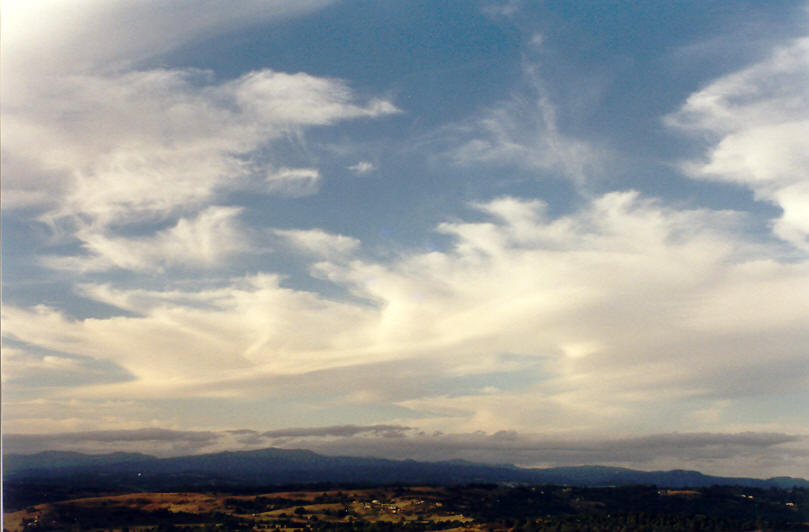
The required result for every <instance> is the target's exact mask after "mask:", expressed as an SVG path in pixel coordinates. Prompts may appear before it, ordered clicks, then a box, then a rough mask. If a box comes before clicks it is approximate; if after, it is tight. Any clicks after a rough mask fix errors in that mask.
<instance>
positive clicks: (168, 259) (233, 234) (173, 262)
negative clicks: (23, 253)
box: [43, 207, 248, 272]
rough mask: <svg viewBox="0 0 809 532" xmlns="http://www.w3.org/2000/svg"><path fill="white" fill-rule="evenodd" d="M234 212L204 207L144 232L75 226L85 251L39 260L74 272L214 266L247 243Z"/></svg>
mask: <svg viewBox="0 0 809 532" xmlns="http://www.w3.org/2000/svg"><path fill="white" fill-rule="evenodd" d="M240 212H241V209H239V208H236V207H207V208H206V209H204V210H203V211H201V212H199V213H198V214H197V215H196V216H195V217H194V218H190V219H189V218H180V219H179V220H178V221H177V223H176V225H174V226H172V227H170V228H168V229H165V230H162V231H159V232H157V233H155V234H154V235H151V236H148V237H120V236H114V235H110V234H108V233H107V232H104V231H100V230H98V229H96V228H87V229H80V230H79V231H78V232H77V233H76V234H77V237H78V238H79V239H80V240H81V241H82V248H83V249H84V251H85V252H86V253H85V254H83V255H70V256H51V257H46V258H45V259H44V260H43V263H44V264H46V265H48V266H50V267H52V268H56V269H61V270H72V271H76V272H89V271H105V270H108V269H124V270H136V271H161V270H164V269H165V268H167V267H174V266H193V267H203V268H210V267H214V266H218V265H219V264H220V263H221V262H222V261H223V260H224V259H226V258H228V257H229V256H230V255H232V254H235V253H239V252H242V251H245V250H246V249H247V244H248V242H247V240H246V239H245V238H244V236H243V234H242V231H241V229H240V227H239V224H238V223H237V221H236V218H237V216H238V215H239V213H240Z"/></svg>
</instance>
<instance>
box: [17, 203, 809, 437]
mask: <svg viewBox="0 0 809 532" xmlns="http://www.w3.org/2000/svg"><path fill="white" fill-rule="evenodd" d="M478 208H479V209H481V210H482V211H483V212H484V213H485V214H487V215H488V216H489V217H490V219H489V220H483V221H478V222H466V223H464V222H453V223H445V224H442V225H440V226H439V230H440V231H441V232H443V233H446V234H448V235H451V236H452V238H453V240H454V246H453V248H452V249H450V250H449V251H446V252H431V253H402V254H400V255H399V256H397V258H396V260H395V261H391V262H372V261H367V260H359V259H358V258H356V256H354V255H353V253H354V252H355V251H356V249H357V247H358V242H357V241H356V240H354V239H352V238H349V237H342V236H339V235H331V234H328V233H325V232H322V231H319V230H308V231H294V230H292V231H289V230H288V231H281V232H280V233H279V235H280V236H282V237H283V238H284V239H286V240H287V241H289V242H290V243H292V244H293V245H295V246H296V247H298V248H299V249H301V250H303V251H306V252H308V253H311V254H313V255H315V256H316V257H317V259H316V260H318V261H319V262H317V263H316V264H315V265H314V266H313V268H314V271H315V273H316V274H317V275H318V276H320V277H322V278H324V279H327V280H330V281H332V282H334V283H336V284H337V285H339V286H340V287H343V288H345V289H347V290H349V291H351V292H352V293H353V294H354V295H355V296H356V299H344V300H334V299H327V298H325V297H323V296H320V295H317V294H315V293H310V292H305V291H300V290H293V289H289V288H284V287H283V286H281V284H280V282H279V278H278V277H276V276H271V275H258V276H255V277H250V278H246V279H241V280H234V281H232V282H231V283H227V284H225V285H222V286H220V287H218V288H200V289H199V290H196V291H195V290H173V291H165V292H161V291H147V290H121V289H114V288H111V287H109V286H105V285H93V284H86V285H84V287H83V294H84V295H85V296H87V297H90V298H93V299H97V300H99V301H102V302H106V303H109V304H113V305H117V306H119V307H121V308H123V309H126V310H127V311H128V312H129V313H130V315H128V316H116V317H112V318H108V319H100V318H99V319H72V318H69V317H67V316H65V315H64V314H62V313H60V312H58V311H57V310H55V309H51V308H47V307H36V308H31V309H25V308H19V307H14V306H11V305H5V306H4V309H3V312H4V316H3V324H4V327H3V334H4V335H5V336H6V337H8V338H12V339H16V340H19V341H23V342H26V343H29V344H31V345H34V346H38V347H40V348H45V349H50V350H53V351H57V352H62V353H67V354H70V355H76V356H86V357H91V358H97V359H106V360H109V361H111V362H114V363H115V364H118V365H120V366H121V367H123V368H124V369H125V370H126V371H128V372H129V373H131V374H132V375H134V376H135V377H136V380H134V381H130V382H126V383H119V384H110V385H104V386H99V387H89V388H84V389H82V390H80V391H78V390H77V391H74V392H72V393H80V394H83V395H86V396H88V397H127V396H131V397H176V396H189V397H198V396H217V397H220V396H244V397H255V396H263V395H267V394H270V395H272V394H279V395H280V396H285V397H294V396H296V394H307V393H310V392H309V391H307V390H310V391H311V390H322V389H329V390H330V391H331V392H330V393H333V394H335V396H337V397H340V396H341V395H342V396H343V401H345V402H346V404H352V402H356V401H358V400H363V399H362V397H365V400H371V401H381V402H383V403H387V404H398V405H399V406H400V407H404V408H406V409H408V411H411V412H413V413H414V415H420V416H423V418H422V420H421V421H420V423H419V425H420V426H422V427H425V428H427V429H433V428H442V427H443V428H442V430H444V429H446V430H453V431H457V432H463V431H465V430H474V429H483V430H490V431H494V430H500V429H514V430H525V429H526V427H556V430H559V431H565V430H567V431H569V430H587V431H591V432H598V431H599V430H620V431H625V432H628V433H637V432H643V431H665V430H724V427H725V424H727V423H736V422H737V418H736V416H737V415H738V414H734V411H733V408H735V405H736V404H737V403H738V401H741V400H742V399H743V398H745V397H747V396H750V395H751V394H753V395H759V396H767V395H768V396H772V397H778V396H779V394H788V393H791V392H794V391H797V390H801V389H803V388H802V387H803V386H805V385H806V382H805V377H804V376H805V374H806V373H805V369H806V368H805V346H806V345H807V343H808V342H809V335H808V334H809V333H807V331H809V326H807V322H806V319H807V318H806V317H807V316H809V266H808V265H807V264H806V263H801V262H791V263H779V262H776V261H774V260H772V259H770V258H769V256H770V254H771V253H770V250H769V249H768V248H766V247H764V245H763V244H762V245H761V246H760V247H755V246H751V245H750V244H749V243H748V242H747V238H748V237H747V235H745V234H744V233H743V229H742V226H743V219H742V218H741V217H740V216H739V215H738V214H735V213H730V212H715V211H706V210H691V211H678V210H673V209H668V208H665V207H662V206H661V205H659V204H657V203H656V202H654V201H649V200H644V199H642V198H640V197H639V196H638V195H637V194H635V193H612V194H608V195H605V196H603V197H601V198H598V199H597V200H594V201H593V202H592V203H591V204H590V205H588V206H587V207H585V208H582V209H581V210H580V211H579V212H576V213H573V214H570V215H567V216H562V217H559V218H555V219H551V218H549V217H548V216H547V214H546V213H544V212H543V205H542V204H541V203H540V202H536V201H522V200H519V199H515V198H501V199H498V200H495V201H492V202H490V203H486V204H481V205H478ZM506 354H507V355H508V357H511V359H513V361H514V364H513V368H512V369H511V370H509V369H507V368H509V367H511V366H509V365H508V364H502V363H500V362H498V361H492V357H498V356H500V355H503V356H505V355H506ZM386 362H388V363H391V364H393V363H394V362H395V363H396V364H397V365H396V366H391V367H390V371H388V370H385V369H384V367H383V366H380V364H383V363H386ZM342 370H345V371H347V372H348V373H347V374H341V375H343V376H341V377H340V378H339V379H337V378H336V377H335V375H337V374H336V373H334V372H338V371H342ZM528 370H530V372H529V371H528ZM497 371H506V373H508V372H509V371H511V373H510V374H511V375H512V377H509V378H506V380H505V381H502V382H498V383H496V384H497V388H498V389H499V391H498V392H497V393H495V394H492V393H488V392H487V391H485V385H489V384H495V383H485V384H484V383H481V382H478V383H477V384H476V385H475V386H473V387H472V388H470V389H469V390H467V391H466V392H464V393H457V394H455V395H452V396H444V395H442V394H443V393H446V392H444V391H443V388H440V387H439V390H442V391H437V390H436V389H434V388H430V387H429V386H427V387H423V386H426V384H423V383H426V382H428V381H427V380H426V379H427V375H432V377H430V378H431V379H434V378H436V377H435V376H436V375H438V376H444V377H445V378H454V379H464V378H472V377H474V376H475V375H486V374H487V372H497ZM352 373H353V374H356V377H349V376H348V375H349V374H352ZM388 373H390V375H389V374H388ZM403 375H408V379H409V380H408V382H412V386H409V385H408V386H404V385H402V384H396V379H395V378H394V376H398V377H402V376H403ZM517 375H522V376H524V377H525V378H527V379H528V381H527V382H524V383H523V384H522V385H521V386H520V387H518V388H515V389H511V388H510V387H509V386H508V383H509V382H511V381H510V379H512V378H516V376H517ZM761 375H767V378H766V379H762V378H758V376H761ZM277 379H281V380H277ZM302 382H307V383H310V385H311V386H310V385H307V386H301V387H299V386H298V384H300V383H302ZM296 383H298V384H296ZM324 383H329V384H328V385H326V384H324ZM335 383H337V384H335ZM339 383H344V386H343V385H342V384H339ZM420 383H422V384H420ZM324 386H325V388H324ZM481 390H483V391H481ZM360 392H363V393H360ZM358 394H359V395H358ZM363 394H364V395H363ZM336 400H337V399H330V401H332V402H334V401H336ZM721 401H727V403H725V404H724V405H725V406H722V407H721V408H720V409H719V410H717V412H716V413H715V415H712V416H710V417H705V418H704V419H703V420H702V421H699V420H697V419H696V418H695V417H694V416H692V415H691V413H692V411H694V410H699V409H702V410H705V409H707V408H714V407H717V405H718V404H719V402H721ZM717 408H718V407H717ZM797 408H798V406H796V409H797ZM661 409H664V410H666V412H667V414H666V416H663V417H660V416H657V415H655V414H653V412H658V411H661ZM796 409H791V408H784V409H781V410H780V411H778V412H774V413H772V422H773V423H776V424H784V425H788V424H789V423H794V422H796V419H799V418H800V416H801V415H802V414H799V413H798V411H797V410H796ZM698 422H701V423H703V425H702V426H698V425H695V423H698Z"/></svg>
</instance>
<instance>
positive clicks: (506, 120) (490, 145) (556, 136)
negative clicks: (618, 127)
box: [449, 62, 609, 186]
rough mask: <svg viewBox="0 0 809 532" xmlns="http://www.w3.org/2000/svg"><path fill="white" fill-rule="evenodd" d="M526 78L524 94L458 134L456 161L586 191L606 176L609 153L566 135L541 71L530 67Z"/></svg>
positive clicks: (452, 152)
mask: <svg viewBox="0 0 809 532" xmlns="http://www.w3.org/2000/svg"><path fill="white" fill-rule="evenodd" d="M523 78H524V80H525V81H524V88H523V89H522V90H518V91H515V93H514V95H513V96H512V97H511V98H509V99H507V100H504V101H502V102H500V103H498V104H496V105H494V106H493V107H491V108H489V109H488V110H486V111H485V112H484V113H483V114H482V115H481V116H479V117H477V118H476V119H474V120H471V121H470V122H469V123H467V124H462V125H460V126H458V127H457V128H456V130H455V133H456V134H457V135H458V139H459V142H458V145H457V146H456V147H455V148H453V149H452V150H450V152H449V156H450V158H451V159H452V160H453V161H455V162H456V163H458V164H463V165H470V164H489V165H494V166H515V167H521V168H526V169H529V170H534V171H538V172H540V175H542V176H552V177H564V178H568V179H571V180H572V181H573V182H574V183H576V184H577V185H578V186H583V185H584V184H585V183H586V182H587V181H588V180H589V179H592V178H593V177H595V176H597V175H599V174H600V173H601V171H602V169H603V168H602V167H603V164H604V163H605V162H607V161H608V160H609V156H608V152H607V151H606V150H605V149H604V148H602V147H600V146H597V145H595V144H593V143H592V142H590V141H586V140H583V139H580V138H576V137H575V136H573V135H570V134H568V133H566V132H565V131H564V128H563V127H562V126H561V125H560V123H559V120H558V118H557V114H558V108H557V105H556V104H555V103H554V102H553V101H552V99H551V97H550V95H549V92H548V90H547V88H546V87H545V82H544V81H543V79H542V75H541V73H540V68H539V66H538V65H536V64H532V63H528V62H526V64H525V65H524V67H523Z"/></svg>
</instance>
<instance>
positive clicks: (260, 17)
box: [2, 0, 332, 94]
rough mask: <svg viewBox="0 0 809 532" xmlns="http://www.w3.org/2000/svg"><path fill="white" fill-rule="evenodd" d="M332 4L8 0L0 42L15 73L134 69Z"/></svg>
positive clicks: (319, 0)
mask: <svg viewBox="0 0 809 532" xmlns="http://www.w3.org/2000/svg"><path fill="white" fill-rule="evenodd" d="M330 3H332V2H331V0H299V1H296V2H293V3H290V2H285V1H283V0H240V1H239V2H235V3H234V2H225V1H223V0H201V1H191V0H177V1H174V2H170V3H168V4H164V3H160V2H151V1H149V2H141V1H138V0H120V1H116V2H106V1H103V0H79V1H65V0H57V1H48V0H25V1H15V0H11V1H9V2H3V13H2V14H3V17H2V19H3V40H4V41H5V43H4V44H7V45H8V46H7V47H6V48H5V50H4V51H3V52H4V53H3V63H4V67H7V68H9V69H10V70H11V71H14V72H15V73H19V72H21V71H26V72H27V71H29V70H36V71H39V72H42V71H47V72H53V73H64V72H65V71H71V72H76V71H88V70H97V69H110V68H117V69H125V68H132V67H133V66H134V64H135V63H137V62H138V61H143V60H144V59H147V58H149V57H153V56H155V55H157V54H160V53H163V52H167V51H169V50H172V49H174V48H177V47H179V46H181V45H183V44H186V43H189V42H194V41H197V40H200V39H203V38H206V37H212V36H215V35H217V34H222V33H225V32H228V31H233V30H235V29H238V28H240V27H245V26H250V25H257V24H261V23H271V22H273V21H279V20H283V19H287V18H292V17H295V16H300V15H304V14H306V13H309V12H312V11H315V10H317V9H320V8H322V7H324V6H327V5H328V4H330ZM4 77H5V76H4ZM7 81H11V80H6V79H4V83H5V82H7ZM4 94H7V93H6V92H5V91H4Z"/></svg>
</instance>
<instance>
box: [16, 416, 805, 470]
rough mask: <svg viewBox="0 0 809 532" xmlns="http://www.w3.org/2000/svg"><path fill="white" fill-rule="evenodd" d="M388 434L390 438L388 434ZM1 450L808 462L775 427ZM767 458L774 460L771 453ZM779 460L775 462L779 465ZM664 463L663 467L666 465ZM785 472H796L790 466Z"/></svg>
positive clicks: (97, 443)
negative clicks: (291, 451)
mask: <svg viewBox="0 0 809 532" xmlns="http://www.w3.org/2000/svg"><path fill="white" fill-rule="evenodd" d="M392 433H395V434H396V436H395V437H393V436H392ZM4 443H5V446H6V447H7V452H11V453H16V452H24V453H32V452H37V451H40V450H44V449H58V450H80V451H86V452H111V451H113V450H127V451H140V452H145V453H147V454H150V453H151V454H158V455H159V456H174V455H178V454H183V453H194V454H196V453H202V452H216V451H218V450H223V449H227V450H240V449H242V450H248V449H257V448H263V447H268V446H274V447H283V448H290V449H291V448H305V449H312V450H315V451H318V452H321V453H323V454H328V455H343V456H374V457H381V458H392V459H404V458H412V459H416V460H428V461H440V460H453V459H459V458H460V459H466V460H471V461H476V462H481V463H492V464H504V463H513V464H517V465H521V466H525V467H551V466H558V465H587V464H611V465H620V466H626V467H634V468H638V469H643V470H653V469H658V468H665V467H684V468H698V469H702V470H703V472H710V473H714V474H736V475H742V474H748V475H757V474H759V473H757V472H758V471H762V470H773V469H775V470H778V468H782V469H781V470H782V471H785V472H786V469H785V468H784V465H785V464H790V463H801V464H807V463H809V448H807V446H806V436H799V435H793V434H782V433H755V432H742V433H668V434H653V435H647V436H642V437H631V436H630V437H613V438H608V439H605V438H599V437H593V436H588V435H580V436H578V437H576V436H567V437H558V436H557V437H554V436H546V435H540V434H530V433H518V432H516V431H508V432H505V431H501V432H496V433H493V434H487V433H484V432H480V431H478V432H474V433H465V434H444V433H440V432H436V433H432V434H426V433H425V432H424V431H420V430H418V429H417V428H411V427H402V426H385V425H371V426H356V425H350V426H331V427H311V428H290V429H279V430H272V431H265V432H258V431H255V430H250V429H241V430H231V431H218V432H210V431H200V432H197V431H176V430H165V429H142V430H128V431H125V430H124V431H122V430H118V431H90V432H82V433H60V434H48V435H44V434H32V435H14V434H11V435H6V436H5V438H4ZM774 456H777V457H780V458H773V457H774ZM779 462H780V463H779ZM666 464H670V465H666ZM792 474H797V472H796V471H792Z"/></svg>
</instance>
